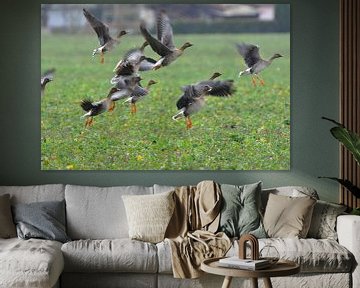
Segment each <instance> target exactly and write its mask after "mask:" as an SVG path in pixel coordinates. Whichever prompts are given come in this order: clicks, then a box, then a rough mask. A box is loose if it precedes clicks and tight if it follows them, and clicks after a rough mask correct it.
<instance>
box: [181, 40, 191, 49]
mask: <svg viewBox="0 0 360 288" xmlns="http://www.w3.org/2000/svg"><path fill="white" fill-rule="evenodd" d="M191 46H193V44H191V43H190V42H185V43H184V44H183V45H182V46H181V48H180V50H181V51H184V50H185V49H186V48H189V47H191Z"/></svg>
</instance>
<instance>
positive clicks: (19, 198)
mask: <svg viewBox="0 0 360 288" xmlns="http://www.w3.org/2000/svg"><path fill="white" fill-rule="evenodd" d="M64 192H65V186H64V185H63V184H46V185H33V186H0V195H3V194H10V201H11V204H16V203H31V202H40V201H61V200H64V197H65V193H64Z"/></svg>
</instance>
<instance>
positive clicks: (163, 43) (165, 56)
mask: <svg viewBox="0 0 360 288" xmlns="http://www.w3.org/2000/svg"><path fill="white" fill-rule="evenodd" d="M140 32H141V34H142V35H143V36H144V38H145V40H146V41H147V42H148V43H149V45H150V47H151V48H152V50H154V52H155V53H157V54H159V55H160V56H161V58H160V59H159V60H158V61H157V62H156V63H155V65H154V67H153V69H154V70H156V69H159V68H161V67H163V66H167V65H169V64H170V63H172V62H174V61H175V60H176V59H177V58H179V57H180V56H181V55H182V54H183V52H184V50H185V49H186V48H188V47H191V46H193V44H191V43H190V42H186V43H184V44H183V45H182V46H181V47H180V48H176V47H175V45H174V40H173V31H172V27H171V24H170V20H169V17H168V16H167V15H166V13H165V12H164V11H161V12H160V13H159V14H158V17H157V38H158V39H156V38H154V37H153V36H152V35H151V34H150V33H149V31H148V30H147V29H146V27H145V23H141V24H140Z"/></svg>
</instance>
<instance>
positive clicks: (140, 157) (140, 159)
mask: <svg viewBox="0 0 360 288" xmlns="http://www.w3.org/2000/svg"><path fill="white" fill-rule="evenodd" d="M136 160H137V161H143V160H144V157H143V156H141V155H137V156H136Z"/></svg>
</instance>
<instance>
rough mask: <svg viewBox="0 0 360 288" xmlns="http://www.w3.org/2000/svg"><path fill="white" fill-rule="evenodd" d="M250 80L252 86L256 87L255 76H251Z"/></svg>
mask: <svg viewBox="0 0 360 288" xmlns="http://www.w3.org/2000/svg"><path fill="white" fill-rule="evenodd" d="M251 80H252V84H253V85H254V87H256V78H255V76H251Z"/></svg>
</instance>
